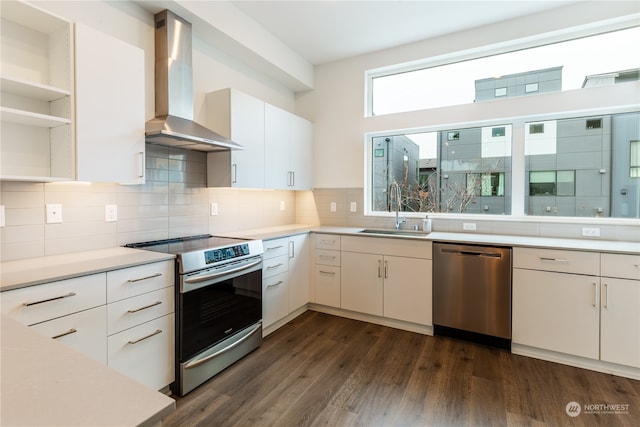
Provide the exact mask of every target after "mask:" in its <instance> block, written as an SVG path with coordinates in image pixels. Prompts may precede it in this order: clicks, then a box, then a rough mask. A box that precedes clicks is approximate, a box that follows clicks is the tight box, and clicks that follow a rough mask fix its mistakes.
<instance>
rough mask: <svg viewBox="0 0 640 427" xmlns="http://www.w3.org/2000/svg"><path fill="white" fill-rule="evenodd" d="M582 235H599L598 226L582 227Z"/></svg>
mask: <svg viewBox="0 0 640 427" xmlns="http://www.w3.org/2000/svg"><path fill="white" fill-rule="evenodd" d="M582 235H583V236H585V237H600V229H599V228H598V227H593V228H591V227H582Z"/></svg>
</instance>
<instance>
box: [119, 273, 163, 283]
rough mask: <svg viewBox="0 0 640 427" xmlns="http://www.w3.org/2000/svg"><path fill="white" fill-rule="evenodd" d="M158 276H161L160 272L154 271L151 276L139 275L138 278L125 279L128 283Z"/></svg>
mask: <svg viewBox="0 0 640 427" xmlns="http://www.w3.org/2000/svg"><path fill="white" fill-rule="evenodd" d="M160 276H162V273H156V274H152V275H151V276H146V277H141V278H139V279H129V280H127V282H129V283H135V282H141V281H143V280H147V279H153V278H154V277H160Z"/></svg>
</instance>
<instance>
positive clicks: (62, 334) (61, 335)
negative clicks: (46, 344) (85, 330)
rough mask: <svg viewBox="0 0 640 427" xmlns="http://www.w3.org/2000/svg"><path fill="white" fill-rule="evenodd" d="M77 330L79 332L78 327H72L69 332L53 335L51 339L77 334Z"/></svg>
mask: <svg viewBox="0 0 640 427" xmlns="http://www.w3.org/2000/svg"><path fill="white" fill-rule="evenodd" d="M76 332H78V330H77V329H75V328H71V329H69V330H68V331H67V332H63V333H61V334H58V335H54V336H52V337H51V339H54V340H57V339H58V338H62V337H66V336H67V335H71V334H75V333H76Z"/></svg>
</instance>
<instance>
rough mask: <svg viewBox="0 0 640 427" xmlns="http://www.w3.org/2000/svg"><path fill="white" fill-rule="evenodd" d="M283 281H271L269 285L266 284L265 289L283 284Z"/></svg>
mask: <svg viewBox="0 0 640 427" xmlns="http://www.w3.org/2000/svg"><path fill="white" fill-rule="evenodd" d="M283 283H284V282H283V281H282V280H278V281H277V282H276V283H273V284H271V285H267V289H269V288H275V287H276V286H278V285H281V284H283Z"/></svg>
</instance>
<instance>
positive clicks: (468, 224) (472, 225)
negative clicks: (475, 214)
mask: <svg viewBox="0 0 640 427" xmlns="http://www.w3.org/2000/svg"><path fill="white" fill-rule="evenodd" d="M462 229H463V230H467V231H475V230H476V223H475V222H463V223H462Z"/></svg>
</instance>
